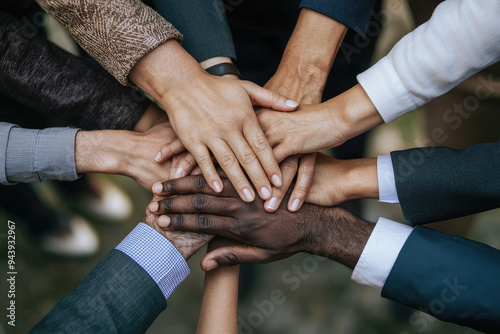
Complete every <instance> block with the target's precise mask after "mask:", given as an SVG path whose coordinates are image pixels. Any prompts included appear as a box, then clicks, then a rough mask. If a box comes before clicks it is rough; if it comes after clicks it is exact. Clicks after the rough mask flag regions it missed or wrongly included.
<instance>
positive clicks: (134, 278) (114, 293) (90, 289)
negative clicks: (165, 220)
mask: <svg viewBox="0 0 500 334" xmlns="http://www.w3.org/2000/svg"><path fill="white" fill-rule="evenodd" d="M166 306H167V302H166V301H165V297H164V296H163V294H162V292H161V290H160V288H159V287H158V286H157V285H156V284H155V282H154V281H153V279H152V278H151V277H150V276H149V275H148V273H147V272H146V271H145V270H144V269H142V268H141V266H139V265H138V264H137V263H136V262H134V261H133V260H132V259H131V258H130V257H128V256H127V255H125V254H124V253H122V252H120V251H118V250H112V251H111V252H110V253H109V254H108V256H107V257H106V258H105V259H104V260H102V261H101V262H99V263H98V264H97V266H96V267H95V268H94V269H93V270H92V271H91V272H90V273H89V274H88V275H87V276H86V277H85V278H84V279H83V281H82V283H81V284H80V286H79V287H78V288H76V290H74V291H73V292H71V293H70V294H69V295H67V296H66V297H64V298H63V299H61V300H60V301H59V302H58V303H57V304H56V306H54V308H53V309H52V310H51V311H50V312H49V313H48V314H47V315H46V316H45V317H44V318H43V319H42V320H41V321H40V322H39V323H38V324H37V325H36V326H35V327H34V328H33V329H32V330H31V332H30V333H71V334H75V333H103V334H104V333H106V334H109V333H131V334H132V333H133V334H135V333H144V332H146V330H147V329H148V328H149V326H150V325H151V324H152V323H153V321H154V320H155V319H156V317H157V316H158V315H159V314H160V312H162V311H163V310H164V309H165V308H166Z"/></svg>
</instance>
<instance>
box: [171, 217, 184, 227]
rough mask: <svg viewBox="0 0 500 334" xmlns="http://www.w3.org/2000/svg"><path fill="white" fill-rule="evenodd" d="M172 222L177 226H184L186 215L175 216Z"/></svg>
mask: <svg viewBox="0 0 500 334" xmlns="http://www.w3.org/2000/svg"><path fill="white" fill-rule="evenodd" d="M172 222H173V223H174V225H175V226H177V227H183V226H184V215H177V216H175V218H174V219H173V220H172Z"/></svg>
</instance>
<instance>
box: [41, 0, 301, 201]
mask: <svg viewBox="0 0 500 334" xmlns="http://www.w3.org/2000/svg"><path fill="white" fill-rule="evenodd" d="M39 3H40V4H41V6H42V7H43V8H44V9H45V10H46V11H47V12H48V13H49V14H51V15H53V16H54V17H55V18H56V19H57V20H58V21H59V22H61V23H62V24H63V26H65V28H66V29H67V30H68V32H69V33H70V34H71V35H72V36H73V38H75V40H76V41H77V42H78V43H79V44H80V45H82V47H83V48H84V49H85V50H86V51H87V52H88V53H89V54H90V55H92V56H93V57H94V58H95V59H96V60H97V61H99V62H100V63H101V65H103V66H104V67H105V68H106V69H107V70H108V71H109V72H110V73H112V74H113V75H114V76H115V77H116V78H117V79H118V80H119V81H120V82H122V83H123V84H130V83H131V82H133V83H134V84H135V85H137V86H138V87H140V88H141V89H143V90H144V91H145V92H146V93H148V95H150V96H151V97H152V98H154V99H155V100H156V101H158V102H159V103H160V104H161V105H162V106H163V107H164V109H165V110H166V112H167V114H168V116H169V120H170V122H171V124H172V126H173V128H174V130H175V131H176V133H177V134H178V135H179V138H180V139H181V141H182V143H183V144H184V145H185V147H186V149H188V151H190V152H191V153H192V154H193V156H194V157H195V158H196V161H197V162H198V165H199V167H200V169H201V171H202V172H203V174H204V175H205V177H206V178H207V179H208V180H209V182H210V184H211V186H212V187H214V189H219V190H220V187H221V186H222V184H221V182H220V179H219V177H218V175H217V174H216V173H215V168H214V165H213V163H212V160H211V158H210V152H212V153H213V154H214V156H215V158H216V160H217V161H218V162H219V163H220V165H221V166H222V167H223V169H224V170H225V172H226V173H227V174H228V175H229V176H230V178H231V180H232V182H233V183H234V184H235V185H236V187H237V188H238V190H239V192H240V196H241V197H242V198H244V199H246V200H247V201H251V200H253V198H254V197H255V193H254V191H253V189H252V187H251V186H250V182H248V180H247V178H246V177H245V175H244V174H243V171H242V169H241V168H240V164H241V165H242V166H243V168H244V170H245V171H246V172H247V174H248V175H249V178H250V180H251V181H252V183H253V184H254V185H255V186H256V188H257V189H258V190H259V194H260V195H261V196H263V197H267V198H268V197H269V196H270V181H269V180H271V181H272V182H273V184H276V185H281V175H280V173H281V172H280V170H279V167H278V164H277V162H276V160H275V158H274V156H273V154H272V150H271V148H270V146H269V144H268V143H267V140H266V138H265V137H264V135H263V133H262V130H261V129H260V127H259V126H258V122H257V119H256V116H255V114H254V111H253V108H252V105H253V104H255V105H262V106H266V107H271V108H274V109H279V110H283V111H290V110H294V109H295V107H296V106H297V103H295V102H293V101H288V104H287V99H286V98H284V97H281V96H278V95H277V94H275V93H271V92H269V91H267V90H265V89H263V88H260V87H258V86H257V85H255V84H252V83H250V82H244V81H230V80H229V79H225V78H215V77H212V76H210V75H208V74H207V73H205V72H204V71H203V69H202V68H201V67H200V66H199V64H198V63H197V62H196V60H195V59H194V58H192V57H191V56H190V55H189V54H188V53H187V52H186V51H185V50H184V49H183V48H182V47H181V46H180V44H179V43H178V41H177V40H175V39H180V34H179V33H178V32H177V31H176V30H175V29H174V28H173V27H172V26H171V25H170V24H169V23H167V22H166V21H165V20H164V19H163V18H161V17H160V16H159V14H158V13H156V12H155V11H153V10H152V9H151V8H149V7H147V6H145V5H144V4H142V2H141V1H137V0H120V1H118V2H113V3H109V2H102V1H96V0H86V1H85V2H84V3H79V4H72V3H71V1H69V0H52V1H50V0H39ZM102 20H106V24H105V25H101V24H96V22H99V21H102ZM90 36H92V38H90ZM96 36H97V37H96ZM108 36H113V39H112V40H109V39H108ZM129 79H130V81H129ZM221 120H224V123H222V121H221Z"/></svg>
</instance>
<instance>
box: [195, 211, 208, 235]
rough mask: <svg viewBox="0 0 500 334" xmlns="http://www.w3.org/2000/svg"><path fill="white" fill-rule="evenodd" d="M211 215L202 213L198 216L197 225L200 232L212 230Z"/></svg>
mask: <svg viewBox="0 0 500 334" xmlns="http://www.w3.org/2000/svg"><path fill="white" fill-rule="evenodd" d="M210 223H211V221H210V217H208V216H207V215H200V216H198V217H197V218H196V225H197V226H198V230H199V231H200V232H205V233H206V232H209V231H210V225H211V224H210Z"/></svg>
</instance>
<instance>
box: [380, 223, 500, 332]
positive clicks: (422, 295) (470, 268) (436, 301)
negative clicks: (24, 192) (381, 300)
mask: <svg viewBox="0 0 500 334" xmlns="http://www.w3.org/2000/svg"><path fill="white" fill-rule="evenodd" d="M499 277H500V251H499V250H497V249H495V248H492V247H489V246H487V245H484V244H481V243H478V242H475V241H471V240H468V239H464V238H461V237H457V236H453V235H449V234H446V233H443V232H439V231H436V230H432V229H429V228H426V227H421V226H418V227H416V228H415V229H414V230H413V231H412V233H411V234H410V236H409V237H408V239H407V240H406V243H405V244H404V246H403V248H402V249H401V252H400V253H399V255H398V258H397V259H396V262H395V264H394V266H393V268H392V270H391V272H390V273H389V276H388V278H387V280H386V282H385V285H384V287H383V289H382V296H383V297H386V298H389V299H392V300H394V301H396V302H398V303H401V304H404V305H407V306H409V307H412V308H414V309H417V310H420V311H423V312H426V313H429V314H431V315H433V316H435V317H436V318H438V319H441V320H443V321H448V322H452V323H455V324H458V325H462V326H467V327H470V328H473V329H476V330H479V331H482V332H487V333H500V284H498V283H499Z"/></svg>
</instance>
